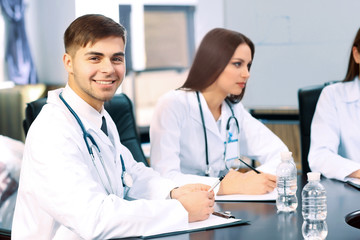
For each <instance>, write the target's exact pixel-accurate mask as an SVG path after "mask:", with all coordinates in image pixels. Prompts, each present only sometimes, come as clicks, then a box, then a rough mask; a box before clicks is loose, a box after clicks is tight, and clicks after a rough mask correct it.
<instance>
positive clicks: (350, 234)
mask: <svg viewBox="0 0 360 240" xmlns="http://www.w3.org/2000/svg"><path fill="white" fill-rule="evenodd" d="M306 183H307V180H306V179H305V178H304V177H303V176H300V175H299V176H298V191H297V197H298V203H299V205H298V207H297V211H296V212H294V213H277V209H276V205H275V201H267V202H216V205H215V209H216V210H221V211H231V214H232V215H234V216H235V217H236V218H238V219H243V220H246V221H249V222H248V224H244V225H237V226H231V227H224V228H217V229H214V230H206V231H198V232H192V233H187V234H178V235H173V236H167V237H161V238H158V239H159V240H160V239H161V240H203V239H214V240H217V239H219V240H227V239H231V240H233V239H251V240H252V239H256V240H261V239H267V240H269V239H271V240H273V239H276V240H282V239H284V240H294V239H304V238H303V236H302V232H301V227H302V223H303V217H302V214H301V190H302V188H303V186H304V185H305V184H306ZM321 183H322V184H323V185H324V187H325V189H326V195H327V209H328V214H327V218H326V223H327V225H328V235H327V238H326V239H327V240H332V239H334V240H339V239H340V240H347V239H360V229H357V228H354V227H351V226H350V225H348V224H347V223H346V222H345V216H346V215H347V214H348V213H351V212H354V211H356V210H359V209H360V190H358V189H356V188H354V187H352V186H350V185H348V184H347V183H343V182H340V181H336V180H331V179H326V178H322V179H321ZM4 230H5V229H2V231H0V239H10V236H9V235H10V234H9V232H8V231H6V230H5V231H4ZM130 239H136V238H130ZM155 239H156V238H155Z"/></svg>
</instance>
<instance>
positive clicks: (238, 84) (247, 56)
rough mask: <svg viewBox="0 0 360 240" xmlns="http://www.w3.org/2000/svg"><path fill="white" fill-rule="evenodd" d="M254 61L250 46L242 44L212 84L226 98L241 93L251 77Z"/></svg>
mask: <svg viewBox="0 0 360 240" xmlns="http://www.w3.org/2000/svg"><path fill="white" fill-rule="evenodd" d="M251 63H252V57H251V49H250V47H249V46H248V45H247V44H245V43H242V44H240V45H239V46H238V47H237V48H236V50H235V52H234V55H233V56H232V57H231V59H230V61H229V63H228V64H227V65H226V67H225V69H224V71H223V72H222V73H221V74H220V76H219V77H218V78H217V79H216V81H215V82H214V83H213V84H212V85H213V87H214V88H216V91H217V92H218V93H219V94H222V95H223V96H224V98H225V97H226V96H228V95H229V94H232V95H240V94H241V93H242V91H243V90H244V88H245V86H246V82H247V80H248V79H249V77H250V66H251Z"/></svg>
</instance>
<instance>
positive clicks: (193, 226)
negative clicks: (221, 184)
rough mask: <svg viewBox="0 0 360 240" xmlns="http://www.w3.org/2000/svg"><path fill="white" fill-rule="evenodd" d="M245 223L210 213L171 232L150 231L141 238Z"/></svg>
mask: <svg viewBox="0 0 360 240" xmlns="http://www.w3.org/2000/svg"><path fill="white" fill-rule="evenodd" d="M245 223H247V222H246V221H243V220H241V219H236V218H222V217H218V216H215V215H212V214H211V215H210V217H209V218H208V219H207V220H204V221H199V222H193V223H189V224H188V226H187V227H186V228H183V229H178V230H176V231H173V232H164V233H151V234H149V235H147V236H142V238H143V239H148V238H154V237H164V236H170V235H176V234H182V233H190V232H196V231H202V230H210V229H215V228H220V227H226V226H233V225H240V224H245Z"/></svg>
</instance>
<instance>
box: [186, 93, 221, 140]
mask: <svg viewBox="0 0 360 240" xmlns="http://www.w3.org/2000/svg"><path fill="white" fill-rule="evenodd" d="M187 96H188V102H189V105H190V116H191V117H192V118H193V119H194V120H195V121H196V122H198V123H199V124H200V125H201V126H202V124H203V123H202V121H201V115H200V108H199V103H198V100H197V96H196V92H195V91H190V92H187ZM199 96H200V102H201V108H202V111H203V115H204V121H205V127H206V129H207V130H209V131H211V132H212V133H213V134H215V135H216V136H218V137H221V135H220V132H219V129H218V127H217V125H216V121H215V119H214V116H213V115H212V113H211V111H210V109H209V107H208V105H207V102H206V100H205V98H204V96H203V95H202V94H201V92H199Z"/></svg>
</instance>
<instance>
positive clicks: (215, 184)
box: [208, 176, 225, 192]
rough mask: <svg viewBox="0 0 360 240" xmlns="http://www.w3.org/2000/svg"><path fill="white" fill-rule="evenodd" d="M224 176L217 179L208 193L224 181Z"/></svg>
mask: <svg viewBox="0 0 360 240" xmlns="http://www.w3.org/2000/svg"><path fill="white" fill-rule="evenodd" d="M224 177H225V176H221V177H219V179H218V180H217V181H216V183H214V185H212V186H211V188H210V189H209V190H208V192H211V191H212V190H214V188H215V187H216V186H217V185H218V184H219V183H220V182H221V181H222V180H223V179H224Z"/></svg>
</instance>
